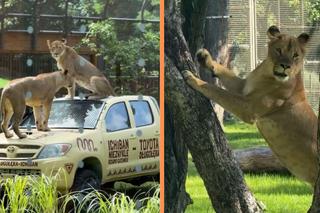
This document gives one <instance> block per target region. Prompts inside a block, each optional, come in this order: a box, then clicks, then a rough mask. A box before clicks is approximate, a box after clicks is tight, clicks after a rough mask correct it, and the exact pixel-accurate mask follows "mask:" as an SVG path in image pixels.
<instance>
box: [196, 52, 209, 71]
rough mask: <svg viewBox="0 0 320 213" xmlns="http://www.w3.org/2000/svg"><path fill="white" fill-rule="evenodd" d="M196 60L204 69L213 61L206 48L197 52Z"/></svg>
mask: <svg viewBox="0 0 320 213" xmlns="http://www.w3.org/2000/svg"><path fill="white" fill-rule="evenodd" d="M196 58H197V61H198V62H199V64H200V65H201V66H202V67H208V64H209V62H210V61H211V60H212V58H211V55H210V53H209V51H208V50H206V49H204V48H202V49H199V50H198V51H197V53H196Z"/></svg>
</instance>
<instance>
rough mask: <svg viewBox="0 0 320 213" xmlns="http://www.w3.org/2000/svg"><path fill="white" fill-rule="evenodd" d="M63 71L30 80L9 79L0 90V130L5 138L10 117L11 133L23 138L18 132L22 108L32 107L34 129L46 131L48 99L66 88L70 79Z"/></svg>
mask: <svg viewBox="0 0 320 213" xmlns="http://www.w3.org/2000/svg"><path fill="white" fill-rule="evenodd" d="M67 73H68V72H67V71H56V72H52V73H44V74H40V75H37V76H34V77H25V78H19V79H15V80H12V81H11V82H10V83H9V85H7V86H6V87H5V88H4V89H3V90H2V95H1V100H0V106H1V113H2V123H1V128H2V131H3V132H4V134H5V136H6V138H11V137H12V136H13V134H11V133H10V132H9V131H8V125H9V121H10V119H11V117H12V126H13V131H14V132H15V133H16V135H17V136H18V137H19V138H25V137H27V135H26V134H22V133H21V132H20V130H19V124H20V122H21V120H22V118H23V114H24V111H25V109H26V105H28V106H31V107H33V113H34V118H35V123H36V126H37V130H39V131H49V130H50V129H49V127H48V119H49V114H50V110H51V104H52V100H53V98H54V96H55V94H56V92H58V90H59V89H61V88H62V87H70V86H72V84H73V79H72V78H71V77H70V76H69V75H68V74H67Z"/></svg>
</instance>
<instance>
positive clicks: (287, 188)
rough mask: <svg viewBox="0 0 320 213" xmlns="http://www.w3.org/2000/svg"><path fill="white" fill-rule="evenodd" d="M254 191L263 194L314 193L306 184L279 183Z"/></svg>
mask: <svg viewBox="0 0 320 213" xmlns="http://www.w3.org/2000/svg"><path fill="white" fill-rule="evenodd" d="M254 193H261V194H268V195H272V194H287V195H312V189H311V187H310V188H309V187H308V186H305V185H292V184H285V183H282V184H279V185H276V186H265V187H259V189H257V190H255V191H254Z"/></svg>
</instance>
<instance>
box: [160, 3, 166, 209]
mask: <svg viewBox="0 0 320 213" xmlns="http://www.w3.org/2000/svg"><path fill="white" fill-rule="evenodd" d="M164 48H165V47H164V0H160V72H159V75H160V90H159V91H160V212H161V213H163V212H164V205H165V203H164V190H165V187H164V170H165V168H164V92H165V91H164Z"/></svg>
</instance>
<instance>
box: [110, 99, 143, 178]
mask: <svg viewBox="0 0 320 213" xmlns="http://www.w3.org/2000/svg"><path fill="white" fill-rule="evenodd" d="M104 138H105V142H106V146H107V156H106V157H107V167H108V168H107V177H108V178H109V179H113V178H119V177H121V176H128V175H131V174H134V173H135V160H133V159H131V156H130V151H131V150H132V149H133V146H136V143H137V141H136V139H137V137H136V135H135V130H134V129H133V128H132V124H131V121H130V118H129V114H128V109H127V105H126V103H125V102H117V103H114V104H112V105H111V106H110V107H109V109H108V111H107V113H106V116H105V136H104Z"/></svg>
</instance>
